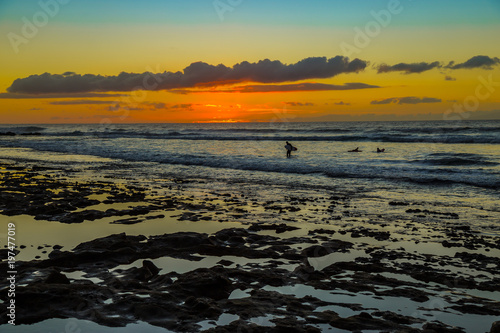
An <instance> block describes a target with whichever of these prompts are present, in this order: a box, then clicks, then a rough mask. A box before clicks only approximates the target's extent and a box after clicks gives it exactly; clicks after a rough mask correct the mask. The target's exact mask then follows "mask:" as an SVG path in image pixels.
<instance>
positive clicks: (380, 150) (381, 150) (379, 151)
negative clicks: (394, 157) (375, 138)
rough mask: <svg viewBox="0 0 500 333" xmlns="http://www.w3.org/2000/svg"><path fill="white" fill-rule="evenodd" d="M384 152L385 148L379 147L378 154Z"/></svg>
mask: <svg viewBox="0 0 500 333" xmlns="http://www.w3.org/2000/svg"><path fill="white" fill-rule="evenodd" d="M384 151H385V148H382V149H380V148H378V147H377V153H383V152H384Z"/></svg>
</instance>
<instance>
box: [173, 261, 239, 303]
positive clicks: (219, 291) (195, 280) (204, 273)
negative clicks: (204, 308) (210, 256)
mask: <svg viewBox="0 0 500 333" xmlns="http://www.w3.org/2000/svg"><path fill="white" fill-rule="evenodd" d="M172 287H173V288H175V287H178V288H180V289H181V291H182V292H183V293H185V292H186V291H189V292H190V293H191V294H192V295H193V296H195V297H197V298H199V297H208V298H212V299H215V300H220V299H227V298H228V297H229V295H230V294H231V291H232V290H233V289H234V288H233V286H232V283H231V281H230V280H229V279H228V278H227V276H224V275H222V274H220V273H217V272H215V271H214V270H212V269H208V268H199V269H196V270H194V271H191V272H188V273H186V274H183V275H181V276H180V277H179V279H178V280H177V281H176V282H175V283H174V284H173V285H172Z"/></svg>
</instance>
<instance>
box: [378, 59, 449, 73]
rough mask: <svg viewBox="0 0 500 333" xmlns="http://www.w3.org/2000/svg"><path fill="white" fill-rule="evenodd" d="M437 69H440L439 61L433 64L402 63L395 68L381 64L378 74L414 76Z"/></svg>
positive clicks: (394, 66)
mask: <svg viewBox="0 0 500 333" xmlns="http://www.w3.org/2000/svg"><path fill="white" fill-rule="evenodd" d="M436 67H440V64H439V61H434V62H431V63H428V62H419V63H411V64H407V63H404V62H401V63H399V64H396V65H393V66H389V65H387V64H381V65H380V66H378V67H377V69H378V71H377V73H389V72H404V73H405V74H413V73H422V72H425V71H428V70H431V69H433V68H436Z"/></svg>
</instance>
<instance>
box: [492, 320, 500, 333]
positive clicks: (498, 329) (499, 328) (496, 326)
mask: <svg viewBox="0 0 500 333" xmlns="http://www.w3.org/2000/svg"><path fill="white" fill-rule="evenodd" d="M490 333H500V321H495V322H494V323H493V324H491V328H490Z"/></svg>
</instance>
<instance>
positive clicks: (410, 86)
mask: <svg viewBox="0 0 500 333" xmlns="http://www.w3.org/2000/svg"><path fill="white" fill-rule="evenodd" d="M499 31H500V0H475V1H466V0H442V1H439V2H437V1H431V0H356V1H345V0H344V1H337V0H312V1H298V0H287V1H282V0H274V1H269V0H266V1H264V0H185V1H173V0H161V1H160V0H145V1H131V0H99V1H97V0H86V1H83V0H37V1H34V0H23V1H16V0H0V60H1V61H0V66H1V67H0V69H1V70H0V123H4V124H7V123H8V124H28V123H30V124H34V123H110V122H113V123H150V122H248V121H253V122H260V121H357V120H361V121H371V120H467V119H500V93H499V92H500V59H499V58H500V43H499V37H498V32H499Z"/></svg>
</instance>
